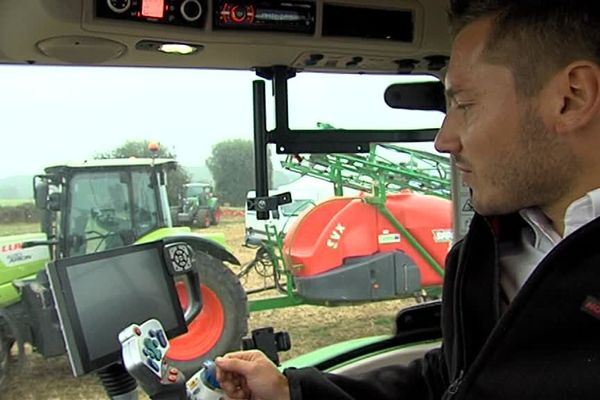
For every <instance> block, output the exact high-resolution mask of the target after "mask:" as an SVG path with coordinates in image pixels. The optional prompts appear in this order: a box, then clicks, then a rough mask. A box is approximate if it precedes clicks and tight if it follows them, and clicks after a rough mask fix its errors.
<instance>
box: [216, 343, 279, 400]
mask: <svg viewBox="0 0 600 400" xmlns="http://www.w3.org/2000/svg"><path fill="white" fill-rule="evenodd" d="M215 364H217V380H218V381H219V384H220V385H221V389H223V392H224V393H225V395H227V397H229V398H230V399H250V400H289V399H290V391H289V387H288V381H287V378H286V377H285V376H284V375H283V374H282V373H280V372H279V370H278V369H277V367H276V366H275V364H273V363H272V362H271V360H269V359H268V358H267V356H265V355H264V354H263V353H262V352H260V351H258V350H249V351H239V352H235V353H229V354H226V355H225V356H223V357H217V358H216V359H215Z"/></svg>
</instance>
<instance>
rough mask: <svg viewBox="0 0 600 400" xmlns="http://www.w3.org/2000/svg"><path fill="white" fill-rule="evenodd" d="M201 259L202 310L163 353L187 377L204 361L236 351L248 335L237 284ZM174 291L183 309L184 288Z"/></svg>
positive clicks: (213, 260)
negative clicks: (243, 338) (186, 329)
mask: <svg viewBox="0 0 600 400" xmlns="http://www.w3.org/2000/svg"><path fill="white" fill-rule="evenodd" d="M202 258H203V259H204V260H206V262H205V263H203V264H202V265H200V287H201V291H202V304H203V305H202V310H201V311H200V314H198V316H197V317H196V318H195V319H194V320H193V321H192V323H191V324H189V325H188V332H187V333H185V334H183V335H181V336H178V337H176V338H174V339H172V340H171V341H170V343H171V347H170V349H169V352H168V353H167V358H168V359H169V362H170V363H172V364H173V365H174V366H176V367H177V368H179V369H180V370H181V371H182V372H183V373H184V374H185V376H187V377H191V376H192V374H193V373H194V372H196V371H198V370H199V369H200V368H201V363H202V361H204V360H205V359H211V360H212V359H214V358H215V357H216V356H220V355H223V354H225V353H227V352H229V351H233V350H240V349H241V343H242V337H243V336H244V335H245V334H246V333H247V331H248V304H247V300H248V299H247V296H246V292H245V291H244V288H243V287H242V285H241V284H240V281H239V280H238V279H237V277H236V276H235V274H234V273H233V272H232V271H231V270H230V269H229V268H227V266H225V265H224V264H223V263H222V262H221V261H220V260H218V259H216V258H213V257H210V256H206V257H202ZM177 291H178V294H179V300H180V302H181V305H182V306H183V308H184V309H185V308H186V307H187V294H186V291H185V287H184V285H183V284H179V285H178V287H177Z"/></svg>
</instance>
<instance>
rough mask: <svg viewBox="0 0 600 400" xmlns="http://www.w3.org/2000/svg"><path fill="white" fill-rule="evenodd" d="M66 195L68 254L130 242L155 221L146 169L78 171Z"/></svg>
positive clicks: (84, 252) (152, 226)
mask: <svg viewBox="0 0 600 400" xmlns="http://www.w3.org/2000/svg"><path fill="white" fill-rule="evenodd" d="M69 198H70V200H71V210H70V213H68V224H67V227H66V236H67V243H68V245H67V249H68V250H69V251H68V253H69V255H70V256H73V255H80V254H88V253H94V252H97V251H101V250H108V249H112V248H115V247H120V246H125V245H129V244H132V243H133V242H134V241H135V239H136V237H140V236H142V235H143V234H144V233H146V232H148V231H150V230H152V229H153V228H155V227H156V226H157V224H158V215H157V204H156V196H155V194H154V191H153V190H152V185H151V184H150V177H149V175H148V173H141V172H133V173H131V174H129V173H126V172H89V173H79V174H77V175H75V176H74V177H73V179H72V181H71V185H70V188H69Z"/></svg>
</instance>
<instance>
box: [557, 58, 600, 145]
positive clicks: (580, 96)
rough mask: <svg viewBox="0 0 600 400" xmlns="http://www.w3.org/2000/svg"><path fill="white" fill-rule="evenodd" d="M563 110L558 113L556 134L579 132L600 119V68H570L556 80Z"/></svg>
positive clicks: (585, 65) (586, 64) (590, 64)
mask: <svg viewBox="0 0 600 400" xmlns="http://www.w3.org/2000/svg"><path fill="white" fill-rule="evenodd" d="M555 79H558V82H557V87H556V88H555V90H557V93H556V94H557V95H559V96H560V100H559V101H560V104H559V106H560V110H558V109H557V110H556V111H557V114H556V115H555V120H554V125H555V129H556V132H557V133H559V134H565V133H569V132H573V131H578V130H580V129H582V128H584V127H585V126H587V125H589V124H590V123H591V122H592V121H594V120H595V119H596V118H598V117H600V68H599V67H598V65H596V64H595V63H593V62H588V61H580V62H575V63H572V64H569V65H568V66H567V67H566V68H564V69H563V70H562V71H561V72H559V73H558V75H557V76H555Z"/></svg>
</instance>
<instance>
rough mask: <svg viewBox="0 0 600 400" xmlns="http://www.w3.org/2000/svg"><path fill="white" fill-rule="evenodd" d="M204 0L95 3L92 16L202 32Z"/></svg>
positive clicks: (110, 0) (121, 0)
mask: <svg viewBox="0 0 600 400" xmlns="http://www.w3.org/2000/svg"><path fill="white" fill-rule="evenodd" d="M206 2H207V0H96V16H97V17H99V18H110V19H118V20H128V21H140V22H151V23H158V24H168V25H180V26H189V27H197V28H204V25H205V23H206V14H207V12H208V8H207V3H206Z"/></svg>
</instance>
